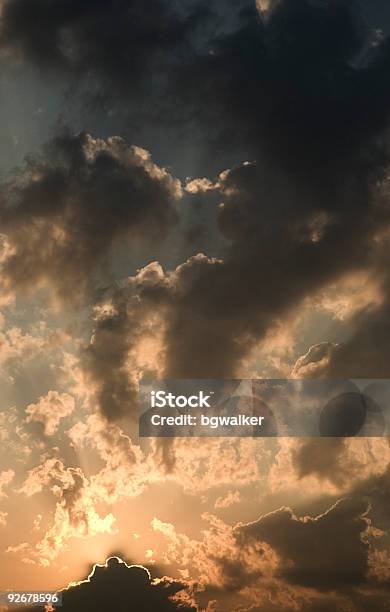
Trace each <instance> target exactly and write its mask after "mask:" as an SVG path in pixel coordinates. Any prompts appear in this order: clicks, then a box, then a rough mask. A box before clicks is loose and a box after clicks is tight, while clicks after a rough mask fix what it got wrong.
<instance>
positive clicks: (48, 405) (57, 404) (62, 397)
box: [26, 391, 75, 436]
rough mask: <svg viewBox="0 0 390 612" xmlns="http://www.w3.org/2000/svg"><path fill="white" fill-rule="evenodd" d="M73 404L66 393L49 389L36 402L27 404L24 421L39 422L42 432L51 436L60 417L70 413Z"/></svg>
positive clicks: (71, 398)
mask: <svg viewBox="0 0 390 612" xmlns="http://www.w3.org/2000/svg"><path fill="white" fill-rule="evenodd" d="M74 406H75V403H74V399H73V397H72V396H70V395H68V393H58V392H57V391H49V393H48V394H47V395H46V396H45V397H41V398H39V400H38V402H37V403H36V404H30V405H29V406H27V408H26V414H27V417H26V423H32V422H37V423H41V424H42V426H43V431H44V434H45V435H46V436H53V435H54V434H55V433H56V431H57V428H58V425H59V423H60V421H61V419H63V418H65V417H67V416H69V415H70V414H72V412H73V410H74Z"/></svg>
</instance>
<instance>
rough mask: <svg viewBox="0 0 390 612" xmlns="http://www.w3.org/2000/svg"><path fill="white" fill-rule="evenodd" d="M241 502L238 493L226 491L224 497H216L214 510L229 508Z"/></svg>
mask: <svg viewBox="0 0 390 612" xmlns="http://www.w3.org/2000/svg"><path fill="white" fill-rule="evenodd" d="M240 501H241V494H240V492H239V491H228V493H227V494H226V495H225V496H224V497H218V498H217V499H216V500H215V504H214V508H229V507H230V506H232V505H233V504H238V503H239V502H240Z"/></svg>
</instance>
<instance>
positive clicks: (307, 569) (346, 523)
mask: <svg viewBox="0 0 390 612" xmlns="http://www.w3.org/2000/svg"><path fill="white" fill-rule="evenodd" d="M366 511H367V504H365V503H364V502H362V501H360V500H354V499H350V500H341V501H339V502H337V503H336V504H335V505H334V506H333V507H332V508H330V509H329V510H328V511H327V512H325V513H324V514H322V515H320V516H317V517H316V518H311V517H304V518H297V517H296V516H295V515H294V514H293V512H292V511H291V510H290V509H288V508H284V509H283V508H282V509H280V510H276V511H275V512H272V513H270V514H267V515H265V516H263V517H262V518H260V519H259V520H258V521H256V522H254V523H249V524H247V525H243V526H239V527H237V529H236V537H237V539H238V542H239V543H241V544H244V545H245V544H250V543H251V542H253V543H254V542H256V541H261V542H266V543H268V544H269V545H270V546H271V547H272V548H273V549H274V550H275V551H276V552H277V553H278V554H279V555H280V556H281V567H280V570H279V573H280V576H281V577H282V578H284V579H285V580H288V581H289V582H291V583H293V584H296V585H300V586H304V587H311V588H315V589H317V590H319V591H332V590H338V589H342V590H343V589H348V588H350V587H356V586H359V585H362V584H364V582H365V581H366V574H367V570H368V550H369V545H368V543H367V542H365V541H364V540H363V539H362V535H363V534H364V532H365V531H366V529H367V526H368V521H367V519H366V518H365V516H364V515H365V513H366Z"/></svg>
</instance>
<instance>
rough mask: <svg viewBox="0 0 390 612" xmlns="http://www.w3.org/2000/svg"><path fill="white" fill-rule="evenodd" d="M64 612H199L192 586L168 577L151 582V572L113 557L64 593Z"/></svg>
mask: <svg viewBox="0 0 390 612" xmlns="http://www.w3.org/2000/svg"><path fill="white" fill-rule="evenodd" d="M62 601H63V606H62V608H61V609H63V610H65V611H66V610H69V611H70V610H72V611H73V610H85V612H88V611H89V610H91V612H92V611H95V610H98V609H100V610H111V609H115V610H128V609H130V607H132V608H133V609H136V610H137V611H139V612H155V611H157V610H158V611H159V612H175V611H180V612H196V610H197V607H196V606H195V605H194V604H193V603H192V597H191V587H190V585H189V584H188V583H186V582H185V581H179V580H174V579H172V578H169V577H167V576H164V577H163V578H155V579H153V580H152V578H151V576H150V574H149V572H148V570H147V569H146V568H144V567H142V566H139V565H127V564H126V563H125V562H124V561H122V560H121V559H118V558H117V557H110V558H109V559H107V561H106V563H105V564H104V565H95V566H94V568H93V570H92V572H91V573H90V575H89V576H88V579H87V580H84V581H82V582H79V583H76V584H73V585H70V586H69V587H68V588H67V589H66V590H64V591H63V592H62Z"/></svg>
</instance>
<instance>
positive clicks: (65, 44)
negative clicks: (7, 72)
mask: <svg viewBox="0 0 390 612" xmlns="http://www.w3.org/2000/svg"><path fill="white" fill-rule="evenodd" d="M202 14H203V11H202V10H198V11H197V14H196V15H191V16H187V18H186V20H183V19H182V18H180V17H179V15H178V14H177V12H175V11H174V10H173V8H172V7H171V4H170V3H169V2H164V1H162V0H150V1H149V2H148V7H147V10H145V3H144V2H142V0H107V1H106V0H97V1H96V0H75V1H72V2H68V1H67V0H59V1H58V0H38V1H37V2H34V3H31V2H28V0H27V1H25V0H6V1H5V2H4V3H3V5H2V21H1V34H0V46H1V48H2V49H3V50H8V51H11V52H13V53H16V54H17V55H19V56H21V57H22V58H23V59H26V60H27V61H30V62H32V63H33V64H35V65H37V66H39V67H40V68H45V69H49V70H51V71H52V72H53V73H58V72H59V71H60V72H61V73H64V72H65V74H68V76H78V77H80V78H83V79H84V78H86V77H89V76H92V77H95V78H96V77H97V78H98V79H99V81H100V86H102V87H103V90H106V88H108V87H110V86H114V87H115V89H116V90H118V89H119V90H121V91H122V92H124V91H132V93H133V94H134V89H135V88H136V87H137V86H138V85H140V83H141V82H142V81H144V80H145V76H146V74H147V72H148V71H149V70H152V69H153V70H154V71H155V74H157V71H159V70H160V71H161V70H162V69H163V67H164V65H165V64H166V62H167V61H168V57H169V56H170V54H172V52H173V51H175V50H180V47H181V46H183V45H185V44H186V42H187V37H188V34H189V29H191V28H192V27H193V26H195V25H196V22H197V20H198V18H201V16H202ZM171 59H172V58H171Z"/></svg>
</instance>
